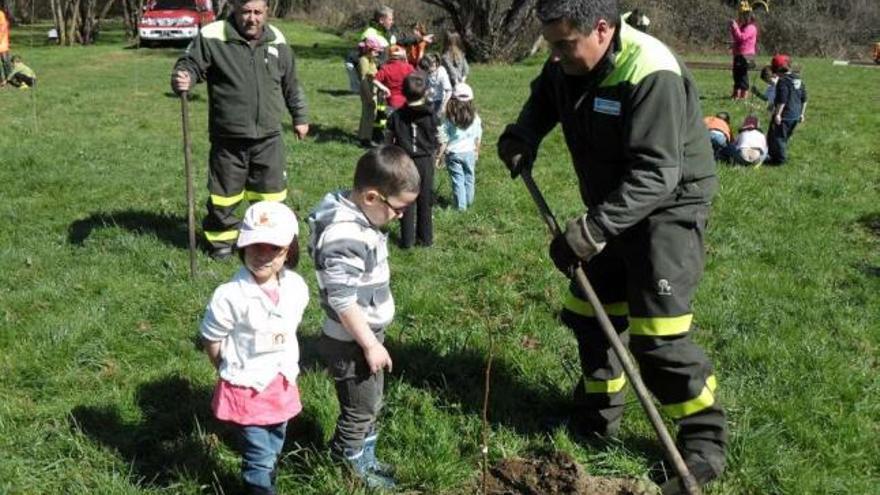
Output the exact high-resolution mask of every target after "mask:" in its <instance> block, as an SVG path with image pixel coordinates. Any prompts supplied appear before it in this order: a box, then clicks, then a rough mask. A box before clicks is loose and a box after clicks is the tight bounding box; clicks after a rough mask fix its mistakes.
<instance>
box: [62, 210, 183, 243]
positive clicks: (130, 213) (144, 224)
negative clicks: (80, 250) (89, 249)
mask: <svg viewBox="0 0 880 495" xmlns="http://www.w3.org/2000/svg"><path fill="white" fill-rule="evenodd" d="M108 227H109V228H115V227H118V228H123V229H125V230H129V231H131V232H134V233H137V234H141V235H155V236H156V237H157V238H158V239H160V240H161V241H162V242H164V243H166V244H169V245H171V246H174V247H176V248H180V249H187V248H188V247H189V236H188V233H187V226H186V219H185V218H183V217H180V216H177V215H167V214H158V213H155V212H151V211H143V210H123V211H117V212H113V213H93V214H91V215H90V216H88V217H86V218H83V219H81V220H76V221H75V222H73V223H71V224H70V226H69V227H68V228H67V241H68V242H69V243H71V244H73V245H75V246H82V245H83V243H84V242H85V240H86V239H88V237H89V236H90V235H91V234H92V232H93V231H94V230H96V229H101V228H108Z"/></svg>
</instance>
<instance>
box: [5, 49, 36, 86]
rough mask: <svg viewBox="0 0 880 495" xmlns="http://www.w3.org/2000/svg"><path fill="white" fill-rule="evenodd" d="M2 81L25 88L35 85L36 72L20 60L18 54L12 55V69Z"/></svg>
mask: <svg viewBox="0 0 880 495" xmlns="http://www.w3.org/2000/svg"><path fill="white" fill-rule="evenodd" d="M4 82H6V83H8V84H10V85H12V86H15V87H17V88H21V89H27V88H31V87H34V86H36V85H37V74H36V73H34V71H33V69H31V68H30V67H28V66H27V65H25V64H24V62H22V61H21V57H20V56H18V55H14V56H13V57H12V70H11V71H10V72H9V76H7V78H6V81H4Z"/></svg>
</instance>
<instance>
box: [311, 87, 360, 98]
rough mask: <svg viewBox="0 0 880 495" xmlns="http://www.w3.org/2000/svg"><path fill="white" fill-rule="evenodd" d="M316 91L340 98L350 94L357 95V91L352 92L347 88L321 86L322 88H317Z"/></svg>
mask: <svg viewBox="0 0 880 495" xmlns="http://www.w3.org/2000/svg"><path fill="white" fill-rule="evenodd" d="M318 93H321V94H325V95H330V96H333V97H335V98H342V97H347V96H352V97H356V96H358V94H357V93H352V92H351V90H348V89H323V88H322V89H319V90H318Z"/></svg>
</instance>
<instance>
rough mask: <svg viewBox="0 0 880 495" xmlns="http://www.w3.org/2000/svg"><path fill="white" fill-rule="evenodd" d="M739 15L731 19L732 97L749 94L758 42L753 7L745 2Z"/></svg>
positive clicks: (741, 96) (739, 97)
mask: <svg viewBox="0 0 880 495" xmlns="http://www.w3.org/2000/svg"><path fill="white" fill-rule="evenodd" d="M743 4H744V5H743V6H741V7H740V11H739V16H737V18H736V19H734V20H731V21H730V35H731V37H732V38H733V93H732V94H731V96H730V97H731V98H733V99H741V98H746V97H748V95H749V67H752V66H753V65H754V58H755V46H756V45H757V44H758V26H757V25H756V24H755V14H754V13H752V9H751V7H748V5H747V4H746V3H745V2H743Z"/></svg>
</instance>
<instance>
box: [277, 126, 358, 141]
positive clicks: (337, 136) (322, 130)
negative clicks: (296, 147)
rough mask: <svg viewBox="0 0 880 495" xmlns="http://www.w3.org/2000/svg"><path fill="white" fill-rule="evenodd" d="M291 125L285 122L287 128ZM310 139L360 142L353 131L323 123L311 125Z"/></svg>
mask: <svg viewBox="0 0 880 495" xmlns="http://www.w3.org/2000/svg"><path fill="white" fill-rule="evenodd" d="M289 127H291V126H290V124H284V128H285V129H288V128H289ZM288 132H289V129H288ZM309 139H313V140H314V141H315V142H316V143H331V142H332V143H342V144H352V145H357V144H358V138H357V136H356V135H355V134H354V133H353V132H351V131H347V130H345V129H342V128H340V127H329V126H324V125H321V124H312V125H310V126H309Z"/></svg>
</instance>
